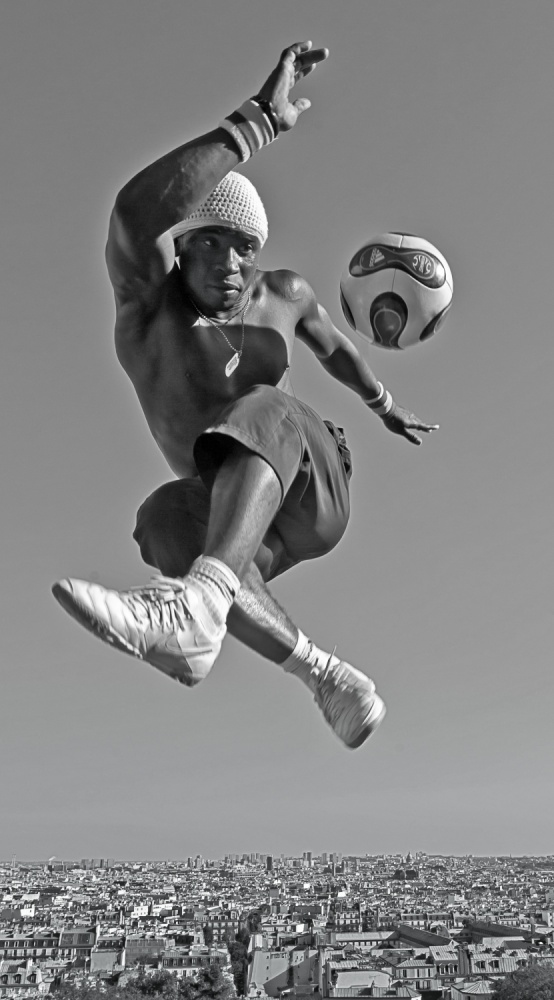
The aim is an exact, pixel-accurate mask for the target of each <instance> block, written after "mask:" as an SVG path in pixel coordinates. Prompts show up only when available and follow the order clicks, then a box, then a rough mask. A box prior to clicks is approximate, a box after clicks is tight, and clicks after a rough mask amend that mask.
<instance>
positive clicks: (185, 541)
mask: <svg viewBox="0 0 554 1000" xmlns="http://www.w3.org/2000/svg"><path fill="white" fill-rule="evenodd" d="M209 514H210V498H209V495H208V493H207V491H206V489H205V487H204V486H203V484H202V483H201V481H200V480H199V479H178V480H175V481H174V482H171V483H165V484H164V485H163V486H160V487H159V488H158V489H157V490H155V491H154V493H152V494H151V495H150V496H149V497H148V498H147V499H146V500H145V501H144V503H143V504H142V505H141V507H140V508H139V510H138V513H137V523H136V527H135V530H134V532H133V538H134V539H135V541H136V542H137V543H138V545H139V548H140V552H141V556H142V558H143V559H144V561H145V562H146V563H148V565H149V566H155V567H156V568H157V569H159V570H160V572H162V573H164V574H165V575H166V576H181V575H183V574H185V573H187V572H188V570H189V568H190V566H191V564H192V563H193V562H194V560H195V559H196V558H197V557H198V556H199V555H200V554H201V553H202V551H203V547H204V541H205V538H206V529H207V525H208V518H209Z"/></svg>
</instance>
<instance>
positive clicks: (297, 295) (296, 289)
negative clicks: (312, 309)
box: [261, 268, 313, 305]
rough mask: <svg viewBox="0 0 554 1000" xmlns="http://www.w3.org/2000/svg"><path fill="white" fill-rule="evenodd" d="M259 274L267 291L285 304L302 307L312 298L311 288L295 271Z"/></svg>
mask: <svg viewBox="0 0 554 1000" xmlns="http://www.w3.org/2000/svg"><path fill="white" fill-rule="evenodd" d="M261 273H262V280H263V282H264V284H265V285H266V288H267V289H268V291H269V292H271V293H272V294H273V295H277V296H278V297H279V298H281V299H284V300H285V301H287V302H291V303H295V304H298V305H304V304H307V303H308V302H309V301H310V300H311V298H312V296H313V291H312V288H311V286H310V285H309V284H308V282H307V281H306V279H305V278H303V277H302V275H300V274H297V273H296V271H289V270H288V269H285V268H279V269H278V270H276V271H262V272H261Z"/></svg>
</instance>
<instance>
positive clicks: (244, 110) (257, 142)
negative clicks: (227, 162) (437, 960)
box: [219, 98, 277, 163]
mask: <svg viewBox="0 0 554 1000" xmlns="http://www.w3.org/2000/svg"><path fill="white" fill-rule="evenodd" d="M219 128H224V129H225V131H226V132H228V133H229V135H230V136H231V137H232V138H233V139H234V141H235V145H236V147H237V149H238V151H239V154H240V159H241V162H242V163H246V161H247V160H249V159H250V157H251V156H253V155H254V153H257V152H258V150H260V149H262V148H263V146H269V144H270V142H273V141H274V140H275V139H276V138H277V131H276V127H275V123H274V121H273V119H272V118H270V117H269V115H268V114H266V112H265V111H264V110H263V109H262V108H261V106H260V105H259V104H258V102H257V101H256V100H255V99H254V98H249V99H248V100H247V101H245V102H244V104H241V106H240V108H238V109H237V110H236V111H233V113H232V114H230V115H228V116H227V118H224V119H223V121H222V122H220V123H219Z"/></svg>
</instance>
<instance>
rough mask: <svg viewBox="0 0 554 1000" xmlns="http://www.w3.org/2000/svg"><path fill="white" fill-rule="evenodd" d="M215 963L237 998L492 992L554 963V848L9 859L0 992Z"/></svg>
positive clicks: (37, 992)
mask: <svg viewBox="0 0 554 1000" xmlns="http://www.w3.org/2000/svg"><path fill="white" fill-rule="evenodd" d="M214 967H217V969H218V970H219V972H218V974H220V975H221V977H222V978H223V979H224V980H225V982H226V984H227V987H228V994H227V995H228V996H237V997H240V996H244V997H248V998H249V1000H258V998H262V1000H263V998H265V997H275V998H281V997H284V998H297V997H298V998H303V1000H306V998H308V997H312V996H317V998H318V1000H335V998H356V997H367V996H374V997H411V998H417V997H429V998H443V1000H458V998H466V997H472V996H475V995H478V996H479V997H492V996H494V989H495V984H498V982H499V981H500V980H503V979H505V977H507V976H510V975H512V974H513V973H515V972H517V971H518V970H522V969H530V968H532V967H542V968H550V969H551V970H553V971H554V855H551V856H547V857H530V856H523V857H521V856H518V857H516V856H513V857H512V856H500V857H481V856H479V857H478V856H473V855H466V856H463V857H454V856H449V855H436V854H433V855H428V854H425V853H421V852H418V853H415V854H411V853H410V852H408V853H407V854H406V855H399V854H396V855H377V856H375V855H363V856H354V855H343V854H340V853H336V852H330V853H322V854H318V855H316V854H314V853H312V852H311V851H306V852H304V853H303V854H302V856H298V857H288V856H285V855H283V854H281V855H275V854H265V853H261V854H260V853H247V854H228V855H226V856H225V857H223V858H218V859H210V858H204V857H202V856H201V855H196V856H195V857H188V858H187V859H186V860H184V861H121V860H116V859H114V858H81V859H78V860H60V859H58V858H55V857H51V858H49V859H47V860H45V861H36V860H35V861H25V860H20V859H18V858H17V857H16V856H13V857H12V858H11V859H9V860H6V861H3V862H0V997H23V996H25V997H40V996H43V995H45V994H46V993H49V992H55V991H56V990H58V989H59V988H60V987H61V986H65V987H68V986H74V987H75V989H81V988H83V987H84V986H88V987H94V988H97V989H99V990H100V991H102V990H105V989H106V986H107V985H111V984H114V983H117V984H118V985H119V986H122V987H123V986H125V985H126V984H128V983H129V982H131V981H132V980H133V978H136V977H138V976H139V975H143V976H144V975H148V974H150V975H155V974H157V973H158V974H159V973H160V972H163V973H166V974H170V975H171V976H174V977H176V978H177V979H178V980H181V981H182V980H183V979H190V980H193V979H194V978H195V977H197V976H198V975H199V973H200V971H201V970H203V969H207V968H214Z"/></svg>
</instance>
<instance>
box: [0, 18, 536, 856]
mask: <svg viewBox="0 0 554 1000" xmlns="http://www.w3.org/2000/svg"><path fill="white" fill-rule="evenodd" d="M2 20H3V27H2V34H1V37H0V74H1V80H2V92H3V95H4V101H3V107H2V110H1V121H0V130H1V133H0V134H1V136H2V147H3V156H2V159H3V167H2V171H1V174H0V221H1V225H0V244H1V251H0V252H1V260H0V281H1V285H2V297H1V302H2V309H1V317H2V319H1V324H2V365H1V371H0V418H1V426H2V435H1V442H2V445H1V446H2V455H1V467H2V473H3V474H2V478H1V487H0V488H1V510H2V514H3V530H2V539H1V540H2V566H3V572H2V574H1V575H0V601H1V607H2V615H3V619H4V620H3V627H2V636H3V643H2V646H3V649H2V657H1V660H0V760H1V762H2V763H1V770H0V774H1V778H0V790H1V793H2V794H1V802H2V805H1V806H0V859H9V858H11V856H12V855H13V854H16V856H17V857H19V858H21V859H41V858H45V859H46V858H48V857H50V856H52V855H56V856H57V857H60V858H69V859H72V858H80V857H90V856H95V857H115V858H119V859H124V858H129V859H131V858H135V859H136V858H152V859H163V858H174V859H179V858H184V857H187V856H189V855H195V854H197V853H200V854H202V855H204V856H205V857H219V856H223V855H224V854H225V853H227V852H243V851H260V852H263V851H267V852H268V853H277V854H278V853H281V852H285V853H287V854H295V853H296V854H298V853H301V852H302V851H305V850H311V851H314V852H319V851H324V850H326V851H332V850H335V851H342V852H344V853H361V854H363V853H369V854H377V853H383V852H389V853H395V852H401V853H406V852H407V851H408V850H411V851H412V852H414V851H427V852H429V853H432V852H437V853H445V854H448V853H450V854H464V853H474V854H508V853H514V854H517V853H519V854H546V853H552V852H553V851H554V840H553V839H552V830H553V822H554V796H553V794H552V792H553V787H552V785H553V779H552V755H553V749H554V735H553V733H554V729H553V726H552V717H553V703H554V680H553V671H552V666H553V656H552V646H553V615H552V590H553V587H552V584H553V573H552V561H553V546H552V507H553V505H552V495H553V492H554V463H553V462H552V459H551V451H552V446H551V437H552V419H551V411H552V401H551V396H552V364H553V361H554V350H553V341H552V288H553V279H552V246H551V244H552V233H553V231H554V225H553V223H554V209H553V199H552V161H553V158H554V139H553V131H552V111H553V105H552V92H553V84H554V63H553V60H552V44H553V41H554V5H552V3H551V0H544V2H543V0H526V2H525V3H522V2H521V0H485V2H483V0H464V2H463V3H462V2H460V0H457V2H456V0H410V2H407V0H280V2H279V3H275V2H274V0H225V2H223V0H202V3H192V2H190V0H189V2H186V0H157V2H156V3H151V2H148V0H118V2H117V3H113V2H108V0H95V2H94V3H90V2H86V0H49V2H48V3H43V2H41V0H18V3H13V4H8V5H7V6H6V8H5V10H4V15H3V19H2ZM305 38H310V39H312V40H313V42H314V45H317V46H320V45H324V46H327V47H328V48H329V50H330V56H329V59H328V60H327V62H326V63H325V64H324V65H322V66H320V67H319V68H318V70H317V72H316V73H314V74H313V75H312V76H310V78H309V79H307V80H306V81H304V83H303V84H302V85H301V86H299V87H298V88H297V94H298V96H300V95H305V96H307V97H309V98H310V100H311V101H312V107H311V109H310V110H309V111H307V112H306V113H305V115H304V116H303V117H302V119H301V120H300V121H299V123H298V125H297V127H296V128H295V129H294V130H293V131H292V132H291V133H290V134H287V135H283V136H281V137H280V138H279V139H278V141H277V142H275V143H274V144H273V145H272V146H271V147H269V148H268V149H264V150H262V151H261V152H260V153H259V154H258V155H257V156H256V157H255V158H253V159H252V160H251V161H250V162H249V163H248V164H246V165H245V166H244V168H243V169H244V173H245V174H247V176H248V177H250V178H251V180H253V181H254V183H255V184H256V186H257V187H258V189H259V191H260V194H261V195H262V198H263V199H264V202H265V204H266V208H267V212H268V216H269V222H270V236H269V241H268V243H267V245H266V247H264V250H263V253H262V266H263V267H265V268H268V269H271V268H277V267H288V268H291V269H293V270H296V271H298V272H299V273H301V274H302V275H304V277H306V278H307V279H308V280H309V281H310V282H311V284H312V285H313V287H314V289H315V291H316V294H317V296H318V299H319V301H320V302H321V303H322V304H323V305H324V306H325V307H326V308H327V309H328V311H329V313H330V314H331V317H332V318H333V320H334V321H335V323H337V325H339V326H341V328H345V327H346V323H345V322H344V320H343V319H342V316H341V311H340V305H339V297H338V287H339V278H340V274H341V272H342V270H343V268H344V266H345V263H346V262H347V261H348V260H349V259H350V257H351V256H352V254H353V253H354V251H355V250H356V249H357V248H358V247H359V246H361V245H362V244H363V243H364V241H366V240H368V239H369V238H370V237H371V235H372V234H375V233H381V232H386V231H388V230H399V231H406V232H412V233H417V234H419V235H421V236H423V237H424V238H425V239H428V240H430V241H431V242H432V243H434V244H435V245H436V246H438V247H439V248H440V250H441V251H442V253H443V254H444V255H445V256H446V257H447V259H448V261H449V263H450V266H451V268H452V271H453V275H454V304H453V307H452V310H451V312H450V314H449V317H448V320H447V322H446V323H445V324H444V326H443V328H442V329H441V331H440V333H439V334H437V336H436V337H434V338H432V339H431V340H430V341H428V342H426V343H425V344H422V345H420V346H417V347H413V348H411V349H410V350H408V351H405V352H387V351H384V350H382V349H379V348H375V347H371V348H369V349H368V351H369V353H368V359H369V362H370V364H371V366H372V368H373V369H374V371H375V373H376V375H377V377H378V378H380V379H381V381H383V382H384V384H385V385H386V386H387V387H388V388H389V389H390V391H391V392H392V394H393V396H394V397H395V398H396V399H397V401H398V402H400V403H402V404H403V405H405V406H407V407H409V408H410V409H413V410H414V411H415V412H416V413H417V414H418V416H420V417H421V418H422V419H424V420H428V421H429V422H436V423H439V424H440V430H439V431H438V432H436V433H435V434H433V435H432V436H431V437H429V438H427V439H425V441H424V443H423V445H422V446H421V447H420V448H415V447H413V446H411V445H410V444H408V442H406V441H404V440H401V439H400V438H397V437H395V436H393V435H391V434H390V433H388V432H387V431H386V429H385V427H384V426H383V425H382V423H381V422H380V421H379V419H378V418H377V417H375V416H374V415H373V414H371V413H369V412H368V411H367V410H366V409H364V407H363V405H362V404H361V402H360V400H359V399H358V398H357V397H356V396H355V395H354V394H353V393H352V392H350V391H349V390H348V389H346V388H344V387H342V386H341V385H339V384H338V383H336V382H334V381H333V380H332V379H331V378H330V377H329V376H328V375H327V374H326V373H325V371H324V370H323V368H322V367H321V366H320V365H319V364H318V362H317V360H316V359H315V357H314V356H313V355H311V354H310V352H309V351H308V350H307V349H306V348H305V347H303V346H302V345H299V346H298V348H297V350H296V355H295V361H294V366H293V384H294V389H295V392H296V394H297V395H298V396H299V397H300V398H302V399H304V400H305V401H306V402H307V403H309V404H310V405H311V406H313V407H315V408H316V409H317V410H318V411H319V412H320V413H321V415H322V416H324V417H326V418H329V419H331V420H333V421H334V422H335V423H336V424H339V425H340V426H342V427H344V428H345V431H346V434H347V438H348V441H349V444H350V447H351V449H352V451H353V459H354V475H353V478H352V518H351V522H350V525H349V528H348V530H347V533H346V535H345V537H344V539H343V540H342V542H341V543H340V545H339V546H338V547H337V548H336V549H335V550H334V551H333V552H332V553H331V554H330V555H328V556H326V557H325V558H324V559H322V560H321V561H319V562H314V563H306V564H304V565H303V566H301V567H298V568H296V569H294V570H293V571H291V572H290V573H288V574H286V575H285V576H283V577H282V578H281V579H280V580H278V581H277V582H276V584H275V585H274V593H275V595H276V597H277V598H278V600H279V601H280V602H281V603H282V604H284V606H285V607H286V608H287V609H288V610H289V612H290V614H291V616H292V617H293V619H294V621H295V622H296V623H297V624H298V626H299V627H300V628H301V629H302V630H303V631H304V632H306V633H307V634H309V635H311V636H312V638H313V639H314V641H316V642H317V643H318V645H320V646H322V647H323V648H328V649H332V648H333V647H334V646H335V645H337V647H338V653H339V655H341V656H342V657H343V658H344V659H347V660H348V661H349V662H351V663H354V664H355V665H356V666H358V667H359V668H361V669H362V670H364V671H365V672H366V673H368V674H369V675H370V676H371V677H373V679H374V680H375V682H376V684H377V687H378V690H379V691H380V693H381V695H382V697H383V698H384V699H385V701H386V703H387V705H388V715H387V718H386V720H385V722H384V724H383V726H382V727H381V728H380V730H379V732H378V733H377V734H376V735H375V736H374V738H373V739H372V740H370V741H369V742H368V743H367V744H365V746H364V747H362V748H361V749H359V750H357V751H355V752H349V751H347V750H346V749H345V748H343V747H342V745H341V744H340V743H339V742H338V741H337V739H336V738H335V736H334V735H333V733H332V732H331V731H330V729H329V728H328V727H327V725H326V724H325V723H324V721H323V719H322V717H321V714H320V712H319V709H318V708H317V707H316V706H315V704H314V703H313V701H312V700H311V696H310V694H309V692H308V691H307V690H306V689H305V688H304V687H303V686H302V685H301V684H300V683H299V682H298V681H297V680H296V679H294V678H291V677H290V676H287V675H285V674H284V673H283V671H282V670H280V669H279V668H278V667H276V666H275V665H273V664H271V663H269V662H266V661H264V660H262V659H260V658H258V657H257V656H256V655H255V654H253V653H252V652H250V651H249V650H248V649H247V648H246V647H244V646H241V645H240V644H239V643H238V642H236V641H235V640H234V639H232V638H227V639H226V640H225V643H224V646H223V650H222V653H221V655H220V657H219V659H218V661H217V663H216V664H215V666H214V668H213V670H212V673H211V674H210V676H209V677H208V678H207V679H206V681H205V682H204V683H203V684H201V685H199V686H198V687H197V688H196V689H194V690H188V689H186V688H184V687H178V686H176V685H175V684H174V683H172V682H171V681H169V680H168V679H167V678H166V677H164V676H163V675H161V674H159V673H158V672H157V671H155V670H153V669H152V668H151V667H148V666H147V665H144V664H142V663H140V662H138V661H135V660H134V659H132V658H131V657H126V656H122V655H121V654H119V653H116V652H114V651H113V650H111V649H110V648H109V647H107V646H104V645H103V644H102V643H100V642H98V641H97V640H96V639H95V638H94V637H93V636H91V635H89V634H88V633H87V632H85V631H84V630H82V629H80V628H79V627H78V626H77V625H76V624H75V623H74V622H73V621H72V620H71V619H70V618H69V617H68V616H67V615H65V614H64V612H63V611H62V610H61V609H60V608H59V606H58V605H57V604H56V603H55V601H54V600H53V598H52V596H51V594H50V587H51V584H52V583H53V582H54V581H55V580H56V579H58V578H60V577H65V576H76V577H81V578H84V579H93V580H97V581H99V582H102V583H103V584H105V585H107V586H110V587H115V588H121V589H123V588H125V587H127V586H133V585H138V584H143V583H147V582H148V580H149V577H150V570H149V568H148V567H146V566H144V565H143V564H142V563H141V560H140V556H139V553H138V550H137V549H136V546H135V543H134V542H133V540H132V537H131V533H132V529H133V526H134V517H135V511H136V509H137V508H138V506H139V505H140V503H141V502H142V500H143V499H144V498H145V497H146V496H147V495H148V494H149V493H150V492H151V491H152V490H153V489H155V488H156V487H157V486H158V485H160V484H161V483H163V482H165V481H167V480H168V479H171V478H172V475H171V473H170V471H169V469H168V468H167V467H166V465H165V462H164V460H163V458H162V456H161V454H160V453H159V452H158V451H157V448H156V446H155V444H154V442H153V440H152V439H151V438H150V436H149V433H148V430H147V427H146V423H145V420H144V418H143V416H142V413H141V411H140V408H139V405H138V402H137V400H136V398H135V396H134V392H133V389H132V386H131V384H130V382H129V381H128V379H127V377H126V375H125V374H124V372H123V370H122V369H121V368H120V367H119V366H118V364H117V361H116V358H115V352H114V347H113V336H112V331H113V318H114V309H113V297H112V293H111V288H110V285H109V282H108V279H107V275H106V271H105V267H104V260H103V248H104V243H105V237H106V231H107V223H108V217H109V213H110V210H111V206H112V204H113V200H114V198H115V195H116V193H117V191H118V189H119V188H120V187H121V186H122V185H123V184H124V183H125V182H126V181H127V180H128V179H129V177H131V176H132V175H133V174H134V173H135V172H136V171H137V170H139V169H140V168H142V167H143V166H145V165H146V164H148V163H149V162H151V161H153V160H154V159H156V158H157V157H158V156H160V155H162V154H163V153H164V152H166V151H168V150H169V149H171V148H173V147H175V146H177V145H180V144H181V143H182V142H185V141H186V140H188V139H191V138H193V137H194V136H196V135H199V134H201V133H202V132H205V131H209V130H210V129H211V128H213V127H214V126H215V125H216V124H217V123H218V122H219V121H220V120H221V119H222V118H223V117H224V116H225V115H226V114H229V113H230V112H231V111H233V110H234V109H235V108H236V107H238V106H239V105H240V104H241V103H242V101H243V100H245V99H246V98H247V97H248V96H250V95H252V94H253V93H255V92H256V91H257V90H258V89H259V87H260V86H261V84H262V82H263V81H264V79H265V78H266V77H267V76H268V75H269V73H270V71H271V70H272V69H273V66H274V64H275V63H276V61H277V59H278V57H279V54H280V52H281V50H282V49H283V48H284V47H285V46H287V45H289V44H291V43H292V42H294V41H297V40H302V39H305Z"/></svg>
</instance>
